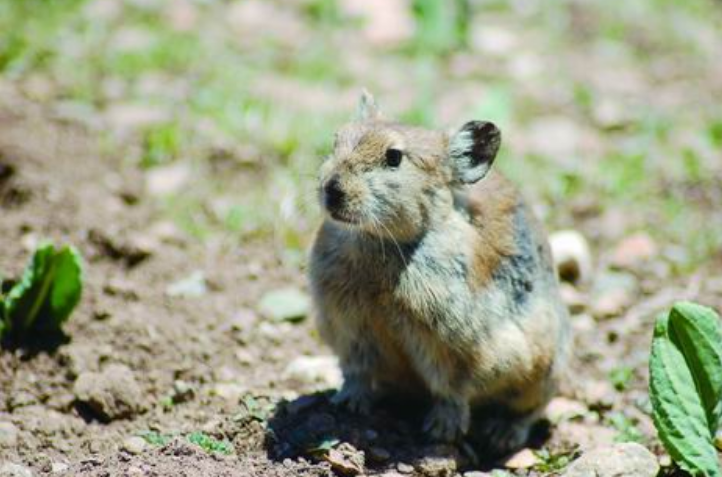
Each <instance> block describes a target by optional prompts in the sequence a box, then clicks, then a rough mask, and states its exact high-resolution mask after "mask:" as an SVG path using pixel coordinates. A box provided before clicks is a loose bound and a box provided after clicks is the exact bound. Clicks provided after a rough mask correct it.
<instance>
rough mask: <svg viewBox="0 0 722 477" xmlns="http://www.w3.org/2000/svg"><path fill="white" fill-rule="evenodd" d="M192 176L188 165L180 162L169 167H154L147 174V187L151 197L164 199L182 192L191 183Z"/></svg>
mask: <svg viewBox="0 0 722 477" xmlns="http://www.w3.org/2000/svg"><path fill="white" fill-rule="evenodd" d="M191 176H192V173H191V170H190V168H189V167H188V165H187V164H185V163H182V162H178V163H175V164H171V165H169V166H159V167H154V168H153V169H151V170H149V171H148V172H146V175H145V179H146V181H145V185H146V189H147V191H148V193H149V194H150V195H152V196H154V197H163V196H168V195H171V194H175V193H178V192H180V191H181V189H182V188H183V187H185V185H186V184H187V183H188V181H190V179H191Z"/></svg>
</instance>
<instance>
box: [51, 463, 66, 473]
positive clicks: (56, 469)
mask: <svg viewBox="0 0 722 477" xmlns="http://www.w3.org/2000/svg"><path fill="white" fill-rule="evenodd" d="M69 468H70V466H69V465H68V464H66V463H65V462H53V463H51V464H50V472H51V473H53V474H60V473H62V472H65V471H66V470H68V469H69Z"/></svg>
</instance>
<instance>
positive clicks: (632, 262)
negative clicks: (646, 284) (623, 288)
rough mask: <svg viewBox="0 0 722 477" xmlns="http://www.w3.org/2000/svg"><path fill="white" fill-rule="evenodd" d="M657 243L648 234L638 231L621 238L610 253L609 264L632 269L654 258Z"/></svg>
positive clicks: (656, 251)
mask: <svg viewBox="0 0 722 477" xmlns="http://www.w3.org/2000/svg"><path fill="white" fill-rule="evenodd" d="M657 253H658V248H657V244H656V243H655V241H654V240H653V239H652V237H650V236H649V235H647V234H645V233H638V234H634V235H631V236H629V237H627V238H626V239H624V240H622V241H621V242H620V243H619V244H618V245H617V247H616V248H615V249H614V252H613V253H612V259H611V264H612V266H613V267H615V268H621V269H634V268H636V267H638V266H639V265H641V264H643V263H644V262H646V261H648V260H650V259H652V258H654V257H655V256H656V255H657Z"/></svg>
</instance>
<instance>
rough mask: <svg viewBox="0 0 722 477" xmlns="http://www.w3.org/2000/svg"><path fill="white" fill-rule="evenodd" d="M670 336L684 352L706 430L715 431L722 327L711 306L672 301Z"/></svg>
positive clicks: (721, 404) (721, 401)
mask: <svg viewBox="0 0 722 477" xmlns="http://www.w3.org/2000/svg"><path fill="white" fill-rule="evenodd" d="M669 331H670V338H671V339H672V341H673V342H674V343H675V344H677V345H678V347H679V348H680V349H681V350H682V352H683V353H684V356H685V359H686V360H687V364H688V365H689V368H690V370H691V371H692V376H693V377H694V382H695V384H696V386H697V391H698V392H699V394H700V396H701V398H702V403H703V405H704V409H705V413H706V414H707V420H708V422H709V431H710V433H712V434H714V433H715V432H717V428H718V426H719V421H720V412H722V329H720V323H719V317H718V316H717V314H716V313H715V312H714V311H713V310H712V309H710V308H707V307H704V306H701V305H697V304H694V303H689V302H681V303H677V304H675V305H674V307H673V308H672V311H671V313H670V315H669Z"/></svg>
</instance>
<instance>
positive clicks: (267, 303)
mask: <svg viewBox="0 0 722 477" xmlns="http://www.w3.org/2000/svg"><path fill="white" fill-rule="evenodd" d="M310 308H311V299H310V297H309V296H308V295H307V294H306V293H304V292H302V291H301V290H299V289H298V288H290V287H289V288H281V289H278V290H271V291H269V292H268V293H266V294H265V295H263V297H261V300H260V301H259V302H258V311H259V312H260V313H261V315H263V316H264V317H265V318H267V319H269V320H273V321H290V322H293V323H295V322H298V321H302V320H303V319H304V318H305V317H306V316H307V315H308V313H309V310H310Z"/></svg>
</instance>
